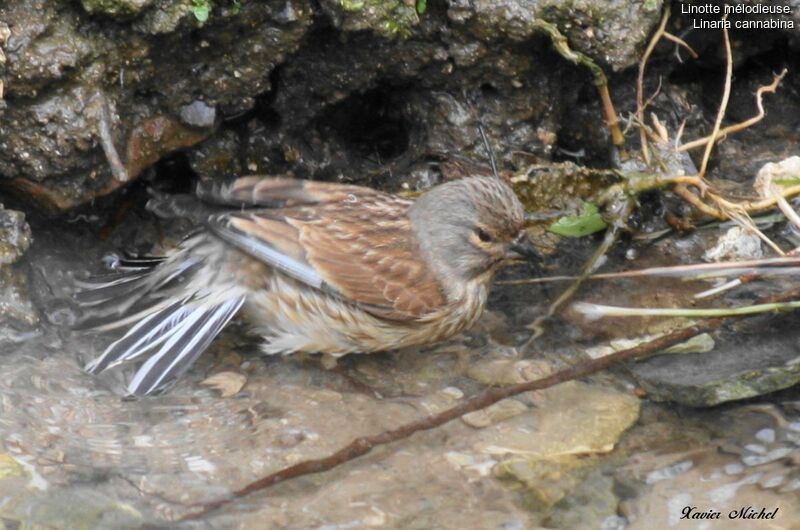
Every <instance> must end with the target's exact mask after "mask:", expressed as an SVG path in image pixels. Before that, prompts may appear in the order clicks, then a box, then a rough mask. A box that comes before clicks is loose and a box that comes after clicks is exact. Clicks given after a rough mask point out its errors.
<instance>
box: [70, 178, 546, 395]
mask: <svg viewBox="0 0 800 530" xmlns="http://www.w3.org/2000/svg"><path fill="white" fill-rule="evenodd" d="M203 195H204V196H203V198H204V199H206V200H210V201H212V202H216V203H217V204H223V205H228V206H236V207H238V208H239V209H238V210H237V211H232V212H227V213H221V214H214V215H210V216H209V217H208V219H207V222H206V223H205V224H206V226H205V228H204V229H203V230H201V231H198V232H195V233H194V234H192V235H190V236H188V237H187V238H186V239H185V240H184V241H183V242H182V243H181V244H180V245H179V246H178V247H177V248H176V249H175V250H174V251H173V252H172V253H171V254H170V255H169V256H167V257H165V258H154V259H147V260H129V261H126V262H125V263H124V267H123V269H124V271H123V272H121V273H119V275H118V276H116V277H114V278H112V279H111V280H108V281H104V282H102V283H84V284H83V285H82V287H83V288H84V290H83V291H81V292H79V293H77V295H76V298H77V300H78V301H79V302H80V303H81V304H82V305H83V306H85V308H86V309H87V310H88V311H89V312H90V313H94V314H100V315H103V317H102V318H103V320H105V322H106V323H103V324H101V325H95V326H94V327H95V328H97V329H114V328H120V327H125V326H131V327H130V328H129V329H128V330H127V332H126V333H125V335H124V336H123V337H122V338H120V339H119V340H117V341H116V342H114V343H112V344H111V345H110V346H109V347H108V348H107V349H106V350H105V352H104V353H103V354H102V355H101V356H100V357H98V358H96V359H95V360H93V361H92V362H90V363H89V364H88V365H87V367H86V369H87V370H88V371H89V372H91V373H95V374H96V373H99V372H102V371H103V370H106V369H108V368H111V367H113V366H116V365H118V364H121V363H124V362H128V361H133V360H138V359H145V362H144V363H143V364H142V365H141V367H140V368H139V369H138V371H137V372H136V374H135V375H134V377H133V379H132V380H131V381H130V383H129V386H128V391H129V392H130V393H131V394H133V395H147V394H152V393H156V392H160V391H162V390H164V389H165V388H167V387H168V386H169V385H170V384H172V383H173V382H174V381H175V380H177V378H178V377H180V376H181V374H183V373H184V372H185V371H186V370H187V369H188V368H189V367H190V366H191V364H192V363H193V362H194V361H195V359H197V357H198V356H199V355H200V354H201V353H202V352H203V350H204V349H205V348H206V347H207V346H208V345H209V343H210V342H211V341H212V340H213V339H214V337H215V336H216V335H217V334H218V333H219V332H220V331H221V330H222V328H223V327H224V326H225V325H226V324H227V323H228V322H229V321H230V319H231V318H233V316H234V315H235V314H236V313H237V312H238V311H239V310H240V309H243V311H244V316H245V318H246V320H247V321H248V322H249V323H250V324H251V325H252V329H253V331H254V332H255V333H256V334H258V335H261V336H262V337H263V339H264V344H263V351H264V352H265V353H268V354H290V353H296V352H307V353H326V354H330V355H333V356H335V357H338V356H341V355H345V354H349V353H369V352H377V351H384V350H391V349H395V348H401V347H406V346H413V345H420V344H428V343H432V342H436V341H440V340H442V339H445V338H447V337H450V336H452V335H454V334H456V333H458V332H459V331H461V330H463V329H465V328H467V327H469V326H471V325H472V324H473V323H474V322H475V321H476V319H477V318H478V317H479V316H480V314H481V312H482V311H483V308H484V306H485V304H486V298H487V294H488V290H489V286H490V283H491V280H492V278H493V276H494V274H495V272H496V271H497V269H498V268H499V267H500V266H501V265H502V264H503V263H505V262H507V261H508V260H510V259H518V258H521V257H526V256H529V255H530V253H531V252H533V250H532V248H531V246H530V243H529V241H528V239H527V236H526V232H525V215H524V209H523V207H522V205H521V204H520V202H519V200H518V199H517V197H516V196H515V194H514V192H513V191H512V190H511V189H510V188H509V187H508V186H507V185H506V184H504V183H503V182H502V181H500V180H499V179H497V178H491V177H469V178H464V179H461V180H457V181H452V182H448V183H446V184H442V185H440V186H438V187H435V188H433V189H431V190H430V191H428V192H427V193H425V194H424V195H422V196H421V197H420V198H419V199H418V200H416V201H411V200H407V199H404V198H400V197H397V196H393V195H389V194H386V193H382V192H379V191H375V190H372V189H369V188H364V187H360V186H352V185H342V184H332V183H321V182H310V181H302V180H292V179H282V178H270V179H264V178H259V177H244V178H240V179H238V180H236V181H234V182H233V183H231V184H229V185H227V186H222V187H218V188H216V189H214V190H211V191H210V192H206V193H204V194H203ZM247 208H252V209H247ZM108 321H110V323H108Z"/></svg>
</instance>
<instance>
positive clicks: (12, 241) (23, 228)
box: [0, 204, 32, 266]
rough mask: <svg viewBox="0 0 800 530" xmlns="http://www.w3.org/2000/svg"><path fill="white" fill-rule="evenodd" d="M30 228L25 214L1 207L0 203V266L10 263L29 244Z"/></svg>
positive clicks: (22, 252)
mask: <svg viewBox="0 0 800 530" xmlns="http://www.w3.org/2000/svg"><path fill="white" fill-rule="evenodd" d="M31 239H32V236H31V228H30V227H29V226H28V223H26V222H25V214H24V213H22V212H18V211H16V210H6V209H3V205H2V204H0V266H2V265H10V264H11V263H15V262H16V261H17V260H19V258H20V257H22V255H23V254H24V253H25V251H26V250H28V247H30V246H31Z"/></svg>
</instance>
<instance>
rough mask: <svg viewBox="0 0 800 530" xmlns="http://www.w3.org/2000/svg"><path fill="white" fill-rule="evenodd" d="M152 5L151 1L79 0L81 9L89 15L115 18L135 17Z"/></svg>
mask: <svg viewBox="0 0 800 530" xmlns="http://www.w3.org/2000/svg"><path fill="white" fill-rule="evenodd" d="M152 3H153V0H81V4H82V5H83V8H84V9H85V10H86V11H88V12H89V13H103V14H105V15H110V16H115V17H116V16H131V15H137V14H139V13H140V12H141V11H142V10H143V9H144V8H146V7H149V6H150V5H151V4H152Z"/></svg>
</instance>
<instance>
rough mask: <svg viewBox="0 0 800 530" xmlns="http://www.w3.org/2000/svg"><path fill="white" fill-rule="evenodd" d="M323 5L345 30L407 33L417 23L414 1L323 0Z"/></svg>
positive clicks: (393, 34) (404, 35)
mask: <svg viewBox="0 0 800 530" xmlns="http://www.w3.org/2000/svg"><path fill="white" fill-rule="evenodd" d="M320 5H321V6H322V9H323V10H324V11H325V12H326V13H327V14H328V15H329V16H330V17H331V19H332V20H333V23H334V24H335V25H336V26H337V27H339V28H342V29H344V30H346V31H362V30H372V31H375V32H377V33H379V34H381V35H385V36H387V37H394V36H399V37H407V36H409V35H410V33H411V29H412V28H413V27H414V26H415V25H416V24H418V23H419V16H418V14H417V11H416V9H415V2H406V1H405V0H385V1H384V0H322V1H321V2H320Z"/></svg>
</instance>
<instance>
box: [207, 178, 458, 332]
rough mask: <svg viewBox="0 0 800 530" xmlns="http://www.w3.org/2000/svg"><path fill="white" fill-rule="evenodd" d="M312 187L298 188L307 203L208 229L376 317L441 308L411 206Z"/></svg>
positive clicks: (227, 219) (245, 214)
mask: <svg viewBox="0 0 800 530" xmlns="http://www.w3.org/2000/svg"><path fill="white" fill-rule="evenodd" d="M315 184H316V183H315ZM256 186H258V185H256ZM318 186H320V187H319V188H317V186H313V187H312V186H308V185H307V186H305V187H304V189H303V193H305V194H307V196H308V197H311V198H313V199H314V200H315V201H316V202H314V203H312V204H313V205H308V206H305V205H304V206H294V207H284V208H275V209H260V210H249V211H241V212H235V213H227V214H221V215H215V216H212V217H211V218H210V219H209V227H210V228H211V230H212V231H213V232H214V233H216V234H217V235H218V236H219V237H221V238H222V239H223V240H225V241H227V242H229V243H231V244H233V245H234V246H236V247H238V248H239V249H241V250H243V251H244V252H246V253H248V254H250V255H251V256H254V257H256V258H258V259H260V260H262V261H264V262H266V263H268V264H269V265H271V266H272V267H274V268H276V269H278V270H280V271H281V272H283V273H285V274H287V275H289V276H291V277H293V278H295V279H297V280H300V281H302V282H304V283H306V284H307V285H309V286H311V287H314V288H316V289H320V290H323V291H325V292H328V293H331V294H334V295H336V296H340V297H341V298H343V299H345V300H348V301H351V302H353V303H355V304H358V305H359V306H361V307H362V308H363V309H365V310H366V311H368V312H370V313H373V314H375V315H376V316H380V317H382V318H388V319H392V320H398V321H404V320H414V319H417V318H420V317H422V316H424V315H426V314H428V313H431V312H433V311H435V310H437V309H439V308H440V307H442V306H443V305H444V304H445V303H446V297H445V295H444V292H443V290H442V287H441V285H440V283H439V282H438V281H437V279H436V277H435V276H434V274H433V272H432V271H431V270H430V268H429V267H428V265H427V264H426V262H425V261H424V260H423V258H422V254H421V252H420V249H419V247H418V244H417V240H416V235H415V233H414V231H413V229H412V227H411V225H410V222H409V220H408V217H407V210H408V207H409V206H410V204H411V203H410V201H406V200H404V199H400V198H397V197H393V196H391V195H387V194H384V193H380V192H376V191H374V190H370V189H368V188H360V187H357V186H338V185H335V184H328V185H324V186H323V185H318ZM262 189H263V188H262Z"/></svg>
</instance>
